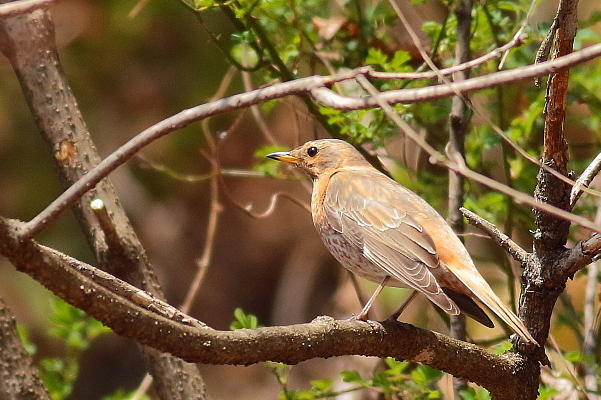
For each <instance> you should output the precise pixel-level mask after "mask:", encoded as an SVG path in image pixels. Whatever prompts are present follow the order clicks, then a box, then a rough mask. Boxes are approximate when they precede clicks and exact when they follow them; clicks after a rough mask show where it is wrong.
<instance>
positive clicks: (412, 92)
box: [21, 44, 601, 237]
mask: <svg viewBox="0 0 601 400" xmlns="http://www.w3.org/2000/svg"><path fill="white" fill-rule="evenodd" d="M599 56H601V44H596V45H593V46H590V47H588V48H586V49H583V50H580V51H578V52H574V53H572V54H569V55H566V56H564V57H560V58H557V59H555V60H552V61H546V62H543V63H540V64H537V65H532V66H527V67H520V68H516V69H514V70H508V71H500V72H495V73H492V74H489V75H487V76H481V77H478V78H473V79H469V80H466V81H462V82H456V83H451V84H449V85H438V86H432V87H426V88H418V89H403V90H398V91H397V90H395V91H390V92H385V93H381V94H379V96H378V97H377V99H376V98H374V97H365V98H348V97H344V96H340V95H338V94H336V93H334V92H332V91H331V90H329V89H326V87H327V86H329V85H331V84H333V83H334V82H340V81H344V80H348V79H352V78H354V77H357V76H360V75H362V74H369V72H370V71H371V69H370V68H368V67H362V68H358V69H355V70H351V71H345V72H343V73H340V74H336V75H331V76H311V77H307V78H300V79H297V80H294V81H290V82H284V83H279V84H275V85H273V86H268V87H264V88H261V89H257V90H253V91H252V92H248V93H242V94H237V95H234V96H231V97H227V98H224V99H221V100H218V101H215V102H210V103H207V104H203V105H200V106H196V107H192V108H190V109H187V110H184V111H181V112H179V113H177V114H175V115H173V116H171V117H169V118H167V119H164V120H163V121H161V122H159V123H157V124H155V125H153V126H151V127H150V128H148V129H146V130H144V131H143V132H141V133H140V134H138V135H136V136H135V137H134V138H132V139H131V140H130V141H129V142H127V143H125V144H124V145H123V146H121V147H120V148H119V149H117V150H115V151H114V152H113V153H111V154H110V155H109V156H108V157H107V158H105V159H104V160H102V161H101V162H100V163H99V164H98V165H97V166H96V167H95V168H93V169H92V170H90V171H89V172H88V173H87V174H86V175H85V176H84V177H82V178H81V179H80V180H79V181H77V182H76V183H75V184H73V185H72V186H71V187H69V189H67V190H66V191H65V192H64V193H63V194H62V195H60V196H59V197H58V198H57V199H55V200H54V201H53V202H52V203H51V204H50V205H49V206H48V207H46V209H45V210H43V211H42V212H41V213H39V214H38V215H37V216H36V217H35V218H33V219H32V220H31V221H29V222H28V223H27V224H26V225H25V226H24V227H23V228H22V229H23V231H22V232H21V234H22V235H23V236H24V237H32V236H34V235H36V234H37V233H39V232H40V231H41V230H42V229H44V228H45V227H46V226H47V225H48V224H49V223H51V222H52V221H54V220H55V219H56V218H57V217H58V216H59V215H60V214H61V213H62V212H63V211H64V210H66V209H67V208H69V207H70V206H71V205H73V204H74V203H75V202H76V201H77V200H78V199H79V198H80V197H81V196H82V195H83V194H84V193H85V192H87V191H88V190H90V189H91V188H92V187H94V186H95V185H96V184H97V183H98V182H99V181H100V180H102V179H103V178H104V177H105V176H107V175H108V174H109V173H110V172H112V171H113V170H115V169H116V168H117V167H119V166H120V165H122V164H124V163H125V162H126V161H127V160H128V159H130V158H131V157H132V156H133V155H134V154H135V153H136V152H138V151H139V150H140V149H142V148H143V147H145V146H146V145H148V144H149V143H151V142H153V141H155V140H157V139H159V138H161V137H163V136H165V135H167V134H168V133H170V132H173V131H175V130H177V129H181V128H183V127H185V126H187V125H189V124H191V123H193V122H196V121H199V120H201V119H204V118H207V117H210V116H214V115H218V114H222V113H225V112H229V111H234V110H238V109H241V108H245V107H249V106H251V105H253V104H258V103H261V102H265V101H268V100H273V99H276V98H281V97H285V96H289V95H298V94H311V95H312V96H313V97H314V99H316V100H318V101H320V102H322V103H324V104H325V105H326V106H328V107H331V108H335V109H341V110H344V109H346V110H350V109H353V110H356V109H366V108H373V107H377V106H378V105H379V103H380V102H381V101H385V102H386V103H389V104H398V103H412V102H416V101H424V100H433V99H438V98H443V97H448V96H452V95H454V94H456V92H461V93H468V92H472V91H476V90H480V89H484V88H489V87H493V86H497V85H501V84H506V83H509V82H515V81H519V80H523V79H529V78H533V77H535V76H540V75H545V74H548V73H551V72H553V71H557V70H558V69H562V68H567V67H570V66H573V65H576V64H579V63H582V62H585V61H589V60H591V59H594V58H596V57H599ZM575 222H576V221H575ZM577 223H580V222H577ZM587 225H588V226H591V225H590V224H587ZM587 225H584V226H587ZM595 230H596V229H595Z"/></svg>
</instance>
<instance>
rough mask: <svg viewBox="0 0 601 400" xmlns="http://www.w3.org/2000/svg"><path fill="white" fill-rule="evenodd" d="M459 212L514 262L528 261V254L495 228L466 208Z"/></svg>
mask: <svg viewBox="0 0 601 400" xmlns="http://www.w3.org/2000/svg"><path fill="white" fill-rule="evenodd" d="M460 210H461V212H462V213H463V215H464V216H465V218H466V219H467V220H468V222H469V223H470V224H472V225H473V226H475V227H476V228H478V229H480V230H481V231H482V232H484V233H486V234H487V235H488V236H489V237H490V238H491V239H493V240H494V241H495V243H497V244H498V245H499V246H500V247H501V248H502V249H504V250H505V251H507V253H509V254H510V255H511V256H512V257H513V259H514V260H516V261H517V262H519V263H520V264H522V265H524V264H525V263H526V262H528V261H530V258H531V256H530V254H529V253H528V252H527V251H526V250H524V249H522V248H521V247H520V246H519V245H518V244H517V243H515V242H514V241H513V240H511V238H510V237H509V236H507V235H506V234H504V233H503V232H501V231H500V230H499V229H497V227H496V226H494V225H493V224H491V223H490V222H488V221H487V220H485V219H484V218H482V217H480V216H479V215H477V214H475V213H473V212H471V211H470V210H468V209H466V208H463V207H461V209H460Z"/></svg>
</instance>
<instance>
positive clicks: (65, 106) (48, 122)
mask: <svg viewBox="0 0 601 400" xmlns="http://www.w3.org/2000/svg"><path fill="white" fill-rule="evenodd" d="M0 49H1V50H2V52H3V53H4V54H5V55H6V57H7V58H8V60H9V61H10V62H11V65H12V67H13V69H14V71H15V73H16V74H17V77H18V78H19V82H20V84H21V87H22V90H23V93H24V94H25V99H26V101H27V103H28V105H29V108H30V110H31V113H32V115H33V116H34V119H35V121H36V124H37V125H38V127H39V131H40V133H41V135H42V137H43V138H44V140H45V141H46V142H47V143H48V145H49V147H50V149H51V151H52V153H53V156H54V157H53V161H54V163H55V166H56V169H57V171H58V172H59V175H60V177H61V180H62V182H63V184H64V186H65V187H69V186H70V185H71V184H72V183H74V182H76V181H78V180H79V179H80V178H81V177H82V176H83V175H84V174H85V173H86V172H87V171H88V170H90V169H92V168H93V167H94V166H95V165H96V164H98V162H100V160H101V158H100V155H99V154H98V152H97V151H96V148H95V146H94V143H93V142H92V140H91V138H90V134H89V132H88V130H87V128H86V125H85V122H84V120H83V118H82V116H81V113H80V112H79V108H78V105H77V101H76V99H75V96H74V94H73V92H72V91H71V88H70V86H69V83H68V82H67V79H66V77H65V75H64V73H63V71H62V69H61V67H60V60H59V57H58V52H57V49H56V44H55V39H54V25H53V23H52V20H51V19H50V17H49V15H48V13H47V12H46V11H43V10H37V11H35V10H34V11H31V12H30V13H26V14H23V15H14V16H8V17H4V18H2V19H0ZM40 76H43V79H41V78H40ZM92 196H95V197H99V198H101V199H102V200H103V204H104V206H105V207H106V209H104V208H103V210H105V215H106V218H105V219H101V220H99V218H97V217H98V215H96V214H95V213H94V212H93V211H92V210H91V207H90V204H89V203H90V200H91V197H92ZM74 211H75V215H76V217H77V220H78V222H79V224H80V226H81V228H82V230H83V232H84V235H85V237H86V239H87V241H88V245H89V246H90V248H91V249H92V251H93V253H94V254H95V256H96V259H97V260H98V262H99V265H101V267H102V268H104V269H106V270H108V271H110V272H111V273H113V274H115V275H117V276H119V277H121V278H123V279H125V280H127V281H128V282H131V283H132V284H134V285H137V286H139V287H141V288H143V289H144V290H146V291H148V292H150V293H152V294H153V295H154V296H156V297H157V298H158V299H156V300H153V299H151V300H153V301H154V302H155V303H156V304H157V305H158V304H159V299H162V298H164V296H163V293H162V291H161V289H160V287H159V284H158V282H157V279H156V277H155V275H154V273H153V270H152V268H151V266H150V264H149V262H148V258H147V257H146V253H145V251H144V249H143V247H142V245H141V244H140V241H139V240H138V238H137V236H136V234H135V233H134V231H133V228H132V227H131V224H130V223H129V219H128V217H127V215H126V214H125V211H124V210H123V208H122V207H121V204H120V202H119V199H118V197H117V195H116V193H115V190H114V188H113V186H112V185H111V183H110V182H109V181H108V180H103V181H102V182H100V183H99V184H98V185H97V186H96V190H95V193H89V194H88V195H87V196H84V197H83V198H81V199H80V201H79V202H78V203H77V206H76V207H75V209H74ZM100 222H102V223H100ZM140 300H143V299H140ZM141 352H142V354H143V356H144V358H145V359H146V361H147V362H146V365H147V367H148V369H149V371H151V373H152V374H153V375H154V376H155V378H156V379H155V382H157V391H158V393H160V395H161V396H162V397H165V398H167V397H169V398H172V399H175V398H178V397H181V398H186V399H190V398H199V399H204V398H206V396H205V390H204V383H203V381H202V378H201V377H200V374H199V372H198V369H197V367H196V366H195V365H189V364H185V363H183V362H182V361H181V360H180V359H177V358H174V357H170V356H164V355H161V354H159V353H158V352H156V351H155V350H152V349H147V348H142V349H141ZM184 375H185V376H186V380H185V381H184V380H182V376H184Z"/></svg>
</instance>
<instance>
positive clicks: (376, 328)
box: [347, 313, 382, 332]
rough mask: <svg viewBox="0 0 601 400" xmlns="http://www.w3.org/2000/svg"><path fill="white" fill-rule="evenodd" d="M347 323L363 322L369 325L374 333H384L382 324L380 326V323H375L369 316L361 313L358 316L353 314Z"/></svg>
mask: <svg viewBox="0 0 601 400" xmlns="http://www.w3.org/2000/svg"><path fill="white" fill-rule="evenodd" d="M347 321H363V322H365V323H366V324H368V325H369V326H371V327H372V329H373V330H374V331H377V332H382V324H380V323H379V322H378V321H373V320H371V319H369V318H368V317H367V314H363V313H359V314H357V315H355V314H353V315H351V316H350V317H349V318H348V319H347Z"/></svg>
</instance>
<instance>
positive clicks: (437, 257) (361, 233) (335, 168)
mask: <svg viewBox="0 0 601 400" xmlns="http://www.w3.org/2000/svg"><path fill="white" fill-rule="evenodd" d="M266 157H268V158H271V159H274V160H277V161H281V162H285V163H290V164H292V165H293V166H295V167H297V168H298V169H300V170H301V171H303V172H304V173H306V174H307V175H308V176H309V177H310V178H311V179H312V181H313V190H312V194H311V214H312V218H313V224H314V225H315V228H316V229H317V231H318V233H319V235H320V237H321V239H322V241H323V243H324V244H325V246H326V248H327V249H328V250H329V251H330V253H332V255H333V256H334V258H336V259H337V260H338V262H339V263H340V264H342V266H344V267H346V268H347V269H348V270H349V271H351V272H352V273H354V274H356V275H358V276H359V277H361V278H364V279H367V280H368V281H371V282H374V283H376V284H379V286H378V288H377V289H376V291H375V292H374V294H373V295H372V296H371V298H370V299H369V301H368V302H367V303H366V304H365V306H364V307H363V309H362V311H361V312H360V313H359V314H358V315H357V316H356V319H359V320H364V321H368V312H369V309H370V308H371V306H372V304H373V302H374V301H375V299H376V297H377V296H378V294H379V293H380V291H381V290H382V288H383V287H384V286H392V287H404V288H410V289H413V290H414V292H413V294H416V293H418V292H419V293H422V294H424V295H425V296H426V297H427V298H428V299H429V300H430V301H432V302H433V303H434V304H436V305H437V306H438V307H440V308H441V309H442V310H444V311H445V312H447V313H448V314H450V315H457V314H460V313H463V314H465V315H467V316H469V317H471V318H473V319H474V320H476V321H478V322H479V323H481V324H483V325H485V326H487V327H490V328H492V327H494V323H493V322H492V321H491V319H490V318H489V316H488V315H487V314H486V313H485V312H484V311H483V310H482V308H481V307H480V306H479V305H478V303H481V304H484V305H485V306H486V307H488V308H489V309H490V310H491V311H492V312H493V313H495V314H496V315H497V316H498V317H499V318H500V319H501V320H502V321H504V322H505V323H506V324H507V325H508V326H509V327H510V328H511V329H512V330H513V331H515V333H516V334H517V335H518V336H519V337H520V338H521V339H522V340H523V341H525V342H527V343H533V344H537V342H536V340H535V339H534V337H533V336H532V334H531V333H530V332H529V331H528V329H527V328H526V327H525V325H524V324H523V322H522V321H521V320H520V319H519V318H518V317H517V316H516V315H515V314H514V313H513V312H512V311H511V310H510V309H509V308H508V307H507V306H506V305H505V304H504V303H503V302H502V301H501V300H500V299H499V297H498V296H497V295H496V294H495V293H494V291H493V290H492V288H491V287H490V286H489V284H488V283H487V282H486V280H485V279H484V278H483V277H482V275H480V273H479V272H478V270H477V269H476V267H475V265H474V262H473V261H472V258H471V257H470V255H469V253H468V251H467V249H466V248H465V246H464V245H463V243H462V242H461V240H459V238H458V237H457V235H456V234H455V233H454V232H453V230H452V229H451V227H450V226H449V225H448V224H447V222H446V221H445V219H444V218H443V217H442V216H441V215H440V214H439V213H438V212H437V211H436V210H435V209H434V208H433V207H432V206H430V204H428V203H427V202H426V201H425V200H424V199H422V198H421V197H420V196H418V195H417V194H415V193H414V192H412V191H410V190H409V189H407V188H405V187H404V186H402V185H400V184H399V183H397V182H396V181H394V180H393V179H391V178H389V177H388V176H387V175H385V174H383V173H382V172H380V171H378V170H377V169H376V168H374V167H373V166H372V165H371V164H370V163H369V162H368V161H367V160H366V159H365V158H364V157H363V156H362V155H361V153H360V152H359V151H358V150H357V149H356V148H355V147H353V146H352V145H351V144H349V143H347V142H345V141H343V140H339V139H318V140H312V141H308V142H306V143H305V144H303V145H301V146H299V147H297V148H295V149H293V150H290V151H280V152H275V153H270V154H268V155H267V156H266ZM401 311H402V308H401V309H400V310H399V311H397V312H396V313H394V314H393V315H392V316H391V317H390V318H393V319H394V320H396V319H397V318H398V317H399V315H400V313H401Z"/></svg>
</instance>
